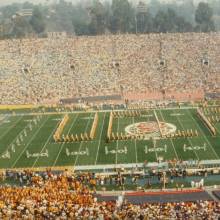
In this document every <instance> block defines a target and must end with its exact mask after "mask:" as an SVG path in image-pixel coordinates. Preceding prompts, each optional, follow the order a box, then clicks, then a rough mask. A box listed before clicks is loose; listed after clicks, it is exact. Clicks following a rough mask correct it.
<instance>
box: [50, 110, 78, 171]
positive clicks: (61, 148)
mask: <svg viewBox="0 0 220 220" xmlns="http://www.w3.org/2000/svg"><path fill="white" fill-rule="evenodd" d="M78 116H79V114H77V115H76V117H75V120H74V121H73V123H72V125H71V126H70V129H69V130H68V132H67V133H68V134H69V132H70V130H71V129H72V127H73V125H74V124H75V122H76V119H77V118H78ZM64 144H65V142H63V143H62V144H61V147H60V150H59V152H58V154H57V157H56V159H55V161H54V163H53V165H52V167H54V166H55V165H56V163H57V160H58V158H59V156H60V153H61V152H62V150H63V147H64Z"/></svg>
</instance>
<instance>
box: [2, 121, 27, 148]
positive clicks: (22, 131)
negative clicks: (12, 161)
mask: <svg viewBox="0 0 220 220" xmlns="http://www.w3.org/2000/svg"><path fill="white" fill-rule="evenodd" d="M28 127H29V123H27V125H26V126H25V127H24V128H23V129H22V130H21V131H20V132H19V133H18V135H17V136H16V137H15V138H14V139H13V140H12V141H11V142H10V144H8V146H7V148H6V150H8V149H9V148H10V145H11V144H12V143H14V142H15V140H16V139H17V138H18V137H19V135H20V134H21V133H22V132H23V131H24V130H25V129H26V128H28Z"/></svg>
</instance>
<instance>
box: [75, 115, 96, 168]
mask: <svg viewBox="0 0 220 220" xmlns="http://www.w3.org/2000/svg"><path fill="white" fill-rule="evenodd" d="M91 115H92V113H90V115H89V120H88V122H87V125H86V129H85V132H87V129H88V127H89V123H90V121H91ZM85 132H84V133H85ZM83 143H84V142H83V141H81V143H80V146H79V150H78V152H80V151H81V148H82V145H83ZM78 158H79V154H77V156H76V159H75V163H74V167H75V166H76V163H77V161H78Z"/></svg>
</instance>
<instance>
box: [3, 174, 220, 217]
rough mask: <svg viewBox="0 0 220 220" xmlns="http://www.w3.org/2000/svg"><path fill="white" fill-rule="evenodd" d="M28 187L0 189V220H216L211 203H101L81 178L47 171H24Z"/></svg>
mask: <svg viewBox="0 0 220 220" xmlns="http://www.w3.org/2000/svg"><path fill="white" fill-rule="evenodd" d="M24 176H25V178H26V180H28V182H29V184H30V185H26V186H21V187H11V186H1V187H0V219H28V220H31V219H63V220H64V219H100V220H102V219H103V220H110V219H218V217H219V216H220V204H219V203H217V202H213V201H198V202H185V203H184V202H182V203H161V204H150V203H148V204H142V205H134V204H130V203H128V201H126V200H124V201H121V202H118V201H108V202H101V201H99V200H98V199H97V197H96V196H97V195H96V194H94V191H91V190H90V189H89V188H88V187H87V185H86V184H83V181H82V179H81V178H82V176H79V175H77V176H75V175H74V174H72V173H69V172H68V171H66V172H64V173H62V174H55V173H52V172H51V171H50V170H48V171H47V172H45V173H44V175H39V174H37V173H34V172H30V171H25V172H23V173H22V174H20V177H22V178H24Z"/></svg>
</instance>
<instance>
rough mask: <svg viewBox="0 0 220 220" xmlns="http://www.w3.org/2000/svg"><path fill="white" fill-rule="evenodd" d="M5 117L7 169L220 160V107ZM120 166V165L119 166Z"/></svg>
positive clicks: (2, 164) (3, 149) (3, 139)
mask: <svg viewBox="0 0 220 220" xmlns="http://www.w3.org/2000/svg"><path fill="white" fill-rule="evenodd" d="M198 109H199V108H197V107H195V108H192V107H183V108H177V107H172V108H166V109H163V108H162V109H160V108H159V109H158V108H155V109H132V110H127V109H126V110H117V111H114V110H112V111H110V110H105V111H99V112H98V111H89V112H80V111H78V112H77V111H76V112H73V111H69V112H67V110H68V109H66V112H59V114H58V113H56V112H44V113H17V114H16V112H15V113H14V114H13V115H9V114H5V115H4V114H2V117H1V126H0V129H1V137H0V138H1V152H2V154H1V161H0V167H1V168H37V167H41V168H42V167H56V166H58V167H61V166H74V167H75V168H78V169H80V167H81V169H102V167H103V165H105V167H108V168H115V167H119V166H121V165H123V166H124V167H128V168H129V167H130V168H132V167H133V166H134V165H139V166H142V165H143V163H144V162H146V161H147V162H149V163H152V165H153V163H157V162H159V161H160V162H172V161H175V160H176V161H180V160H181V161H184V162H188V163H190V162H193V161H199V162H201V163H203V164H206V163H207V164H208V163H209V161H214V160H216V162H217V160H219V161H220V148H219V143H220V107H208V108H201V113H200V112H199V110H198ZM116 165H117V166H116Z"/></svg>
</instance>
